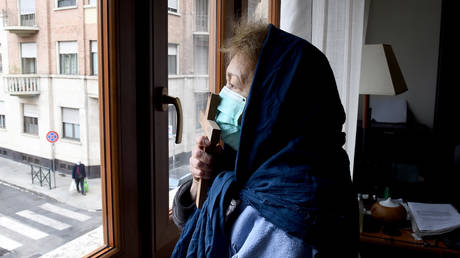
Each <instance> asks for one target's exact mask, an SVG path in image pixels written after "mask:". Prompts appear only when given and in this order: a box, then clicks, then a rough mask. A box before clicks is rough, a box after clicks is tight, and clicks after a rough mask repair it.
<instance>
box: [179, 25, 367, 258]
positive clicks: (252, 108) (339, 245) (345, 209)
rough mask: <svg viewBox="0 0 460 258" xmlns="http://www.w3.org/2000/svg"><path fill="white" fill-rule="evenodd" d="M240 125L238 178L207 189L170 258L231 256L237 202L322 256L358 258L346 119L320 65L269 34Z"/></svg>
mask: <svg viewBox="0 0 460 258" xmlns="http://www.w3.org/2000/svg"><path fill="white" fill-rule="evenodd" d="M269 26H270V27H269V31H268V34H267V37H266V39H265V42H264V44H263V47H262V49H261V52H260V55H259V58H258V62H257V65H256V69H255V73H254V79H253V82H252V86H251V90H250V93H249V97H248V102H247V104H246V107H245V111H244V114H243V118H242V129H241V130H242V131H241V136H240V146H239V150H238V152H237V154H236V161H235V169H234V170H233V171H222V172H221V173H220V174H219V175H218V176H217V177H216V179H215V180H214V182H213V184H212V186H211V188H210V189H209V192H208V198H207V200H206V201H205V203H204V205H203V207H202V208H201V209H197V210H195V212H194V213H193V215H192V216H191V217H190V218H189V220H188V221H187V223H186V225H185V227H184V229H183V231H182V234H181V236H180V239H179V241H178V243H177V245H176V247H175V249H174V252H173V255H172V257H228V256H229V238H230V236H229V235H230V234H229V230H230V229H231V225H226V224H225V212H226V208H227V207H228V204H229V202H230V200H231V199H232V198H233V199H236V198H240V199H241V200H242V203H243V205H251V206H252V207H254V208H255V209H256V210H257V211H258V212H259V213H260V215H261V216H263V217H264V218H266V219H267V220H268V221H270V222H271V223H273V224H274V225H275V226H277V227H279V228H281V229H282V230H284V231H285V232H287V233H288V234H290V235H292V236H295V237H298V238H300V239H302V240H303V241H305V242H306V243H308V244H310V245H312V246H314V247H315V249H317V250H318V251H319V253H320V254H321V255H322V257H328V256H331V257H332V256H333V255H334V253H340V257H348V256H353V255H354V254H356V248H357V241H358V238H359V232H358V225H357V211H358V210H357V207H356V202H355V201H354V200H355V199H354V194H353V190H352V185H351V180H350V172H349V161H348V156H347V154H346V152H345V151H344V150H343V149H342V145H343V144H344V142H345V137H344V134H343V133H342V124H343V123H344V121H345V113H344V111H343V107H342V104H341V102H340V99H339V95H338V92H337V87H336V84H335V79H334V76H333V73H332V70H331V68H330V66H329V63H328V61H327V58H326V57H325V56H324V55H323V54H322V53H321V52H320V51H319V50H318V49H316V48H315V47H314V46H313V45H311V44H310V43H308V42H307V41H305V40H303V39H301V38H299V37H296V36H294V35H292V34H289V33H287V32H284V31H282V30H279V29H277V28H275V27H274V26H273V25H269Z"/></svg>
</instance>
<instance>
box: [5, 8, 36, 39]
mask: <svg viewBox="0 0 460 258" xmlns="http://www.w3.org/2000/svg"><path fill="white" fill-rule="evenodd" d="M5 30H6V31H9V32H11V33H14V34H16V35H18V36H19V37H30V36H32V35H33V34H35V33H37V32H38V31H39V30H40V29H39V28H38V26H37V25H36V24H35V13H28V14H21V15H20V18H19V25H9V26H6V27H5Z"/></svg>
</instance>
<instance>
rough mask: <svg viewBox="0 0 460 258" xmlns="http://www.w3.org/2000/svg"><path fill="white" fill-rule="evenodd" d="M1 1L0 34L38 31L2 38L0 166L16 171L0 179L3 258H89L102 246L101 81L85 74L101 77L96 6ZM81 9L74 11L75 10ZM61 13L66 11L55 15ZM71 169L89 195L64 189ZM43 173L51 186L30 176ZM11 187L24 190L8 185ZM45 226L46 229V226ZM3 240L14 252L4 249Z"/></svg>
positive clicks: (82, 0)
mask: <svg viewBox="0 0 460 258" xmlns="http://www.w3.org/2000/svg"><path fill="white" fill-rule="evenodd" d="M2 3H4V5H5V6H3V7H2V8H0V9H4V11H5V12H4V13H3V15H1V16H2V17H3V19H0V20H2V21H3V22H4V23H3V26H7V25H11V26H35V25H36V26H38V27H37V28H38V29H39V31H38V32H37V31H35V32H34V33H32V34H31V35H29V36H27V35H23V34H21V35H18V34H16V33H12V32H8V31H5V30H1V33H0V34H1V35H2V36H0V53H1V55H2V56H3V57H4V60H3V61H4V64H5V65H6V67H7V68H8V69H6V68H5V74H2V76H1V78H0V84H1V85H0V86H1V87H0V88H1V92H0V128H2V129H0V156H1V157H0V164H1V167H2V169H3V170H5V171H14V172H15V173H9V174H10V175H9V176H8V177H6V176H5V177H2V179H1V180H2V181H6V182H8V183H10V184H0V257H2V258H3V257H37V256H43V257H85V256H86V254H88V253H90V252H92V251H93V250H95V249H96V248H99V247H102V246H103V245H104V238H103V227H102V216H103V212H102V209H103V208H104V207H103V205H102V194H101V193H103V191H104V188H103V187H101V152H100V150H101V148H100V147H101V144H100V135H99V132H100V130H99V124H100V122H99V118H100V116H99V105H100V101H102V97H100V96H99V86H98V77H96V76H93V73H92V70H91V67H90V66H91V63H92V62H93V61H94V64H95V65H94V68H95V69H97V50H98V49H97V46H96V45H97V43H96V42H97V39H98V30H99V29H100V26H99V25H98V24H97V21H98V19H97V16H98V13H99V12H100V10H98V7H97V6H96V5H94V6H93V7H90V8H83V6H84V5H87V4H88V3H94V1H89V0H77V1H76V0H64V1H62V0H46V1H45V0H43V1H42V0H41V1H38V0H7V1H2ZM6 4H7V6H8V8H6ZM77 5H78V7H79V8H72V6H74V7H76V6H77ZM58 7H61V8H64V9H62V10H55V9H56V8H58ZM66 7H70V9H69V10H66ZM36 14H37V16H36ZM7 16H8V19H7ZM35 18H37V19H36V20H35ZM38 18H39V19H38ZM1 24H2V23H1V21H0V27H1V26H2V25H1ZM25 29H26V30H27V31H29V32H30V28H25ZM61 40H62V41H61ZM79 64H81V66H80V67H78V65H79ZM37 73H39V75H37ZM58 74H63V75H64V74H65V75H72V76H58ZM77 74H78V77H77V76H74V75H77ZM63 107H64V109H63ZM6 120H8V124H6ZM5 127H6V128H5ZM3 128H4V129H3ZM50 131H54V132H56V133H57V134H58V136H59V138H58V140H57V142H56V143H55V144H54V145H53V144H52V143H50V142H49V141H48V140H50V139H56V138H53V137H52V135H54V133H51V134H49V132H50ZM47 135H48V136H50V135H51V136H50V137H47ZM53 146H54V147H53ZM5 150H6V152H5ZM77 161H81V163H82V164H83V166H84V168H85V172H86V179H87V182H88V191H87V192H86V193H85V194H86V195H85V196H83V195H82V193H81V192H77V191H76V190H74V189H73V188H72V187H71V188H70V191H69V186H71V183H72V182H73V183H75V180H74V179H73V178H72V169H73V167H74V165H75V164H76V163H77ZM31 165H33V167H32V168H31ZM39 166H40V168H42V171H43V172H44V173H48V172H50V173H51V174H50V175H51V179H52V180H51V181H42V185H41V184H40V182H39V181H40V180H39V178H40V175H39V174H34V173H32V175H31V170H33V171H38V168H39ZM53 171H54V173H53ZM16 172H17V173H16ZM33 175H36V177H34V180H33V182H32V180H31V179H32V176H33ZM54 175H55V177H54ZM42 178H45V176H44V175H42ZM49 183H51V189H50V186H49ZM13 184H14V185H17V186H18V187H20V188H23V189H27V190H28V191H18V190H17V189H15V188H12V187H10V185H13ZM32 192H36V193H37V194H35V193H34V194H33V193H32ZM57 211H62V212H61V213H56V212H57ZM63 214H73V215H72V217H68V216H65V215H63ZM38 218H46V219H44V220H40V219H38ZM4 219H8V220H11V221H15V222H17V224H15V225H19V224H21V225H23V226H24V227H28V228H31V229H33V230H31V231H33V232H42V233H38V234H37V235H34V236H33V237H31V235H32V234H30V232H31V231H29V230H28V231H27V232H21V231H20V230H17V229H18V228H19V227H11V228H6V227H4V224H2V223H1V220H4ZM50 219H53V222H52V223H49V224H43V223H46V222H45V221H48V222H49V221H50ZM5 239H7V240H5ZM10 240H13V241H14V242H12V241H10ZM5 242H8V243H14V245H10V246H8V249H5V248H4V247H5V245H4V244H5Z"/></svg>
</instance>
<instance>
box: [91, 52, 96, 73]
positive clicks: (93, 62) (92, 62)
mask: <svg viewBox="0 0 460 258" xmlns="http://www.w3.org/2000/svg"><path fill="white" fill-rule="evenodd" d="M91 64H92V65H91V74H92V75H97V71H98V67H97V53H91Z"/></svg>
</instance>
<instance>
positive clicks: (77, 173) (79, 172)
mask: <svg viewBox="0 0 460 258" xmlns="http://www.w3.org/2000/svg"><path fill="white" fill-rule="evenodd" d="M85 177H86V172H85V165H83V164H82V163H81V161H78V162H77V163H76V164H75V165H74V166H73V168H72V178H73V179H75V184H76V185H77V191H78V192H79V193H80V192H81V194H83V195H86V193H85V187H84V182H85ZM80 189H81V190H80Z"/></svg>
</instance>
